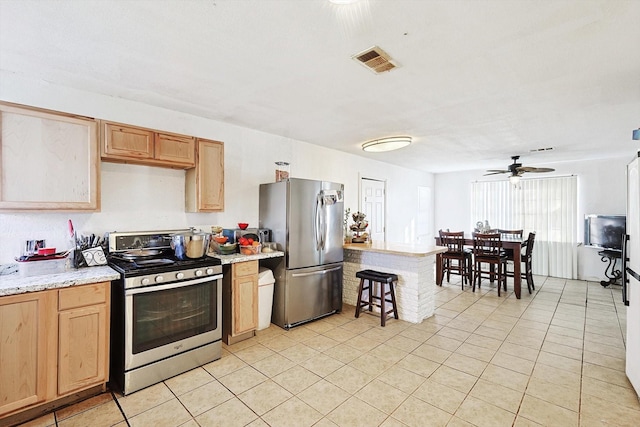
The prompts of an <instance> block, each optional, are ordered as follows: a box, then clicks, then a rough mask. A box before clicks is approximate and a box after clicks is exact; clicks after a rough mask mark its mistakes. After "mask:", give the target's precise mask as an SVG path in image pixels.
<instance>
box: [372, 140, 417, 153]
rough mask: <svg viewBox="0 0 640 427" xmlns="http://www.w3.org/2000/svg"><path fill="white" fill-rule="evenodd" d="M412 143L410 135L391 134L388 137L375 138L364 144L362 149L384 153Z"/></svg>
mask: <svg viewBox="0 0 640 427" xmlns="http://www.w3.org/2000/svg"><path fill="white" fill-rule="evenodd" d="M409 144H411V137H410V136H390V137H387V138H379V139H373V140H371V141H367V142H365V143H363V144H362V149H363V150H364V151H367V152H369V153H382V152H385V151H393V150H398V149H400V148H403V147H406V146H407V145H409Z"/></svg>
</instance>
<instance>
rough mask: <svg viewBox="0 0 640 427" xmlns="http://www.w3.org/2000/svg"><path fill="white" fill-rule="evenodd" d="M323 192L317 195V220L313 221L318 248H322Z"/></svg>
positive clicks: (319, 249) (318, 249)
mask: <svg viewBox="0 0 640 427" xmlns="http://www.w3.org/2000/svg"><path fill="white" fill-rule="evenodd" d="M321 215H322V193H319V194H318V196H317V197H316V209H315V221H314V222H313V232H314V235H315V238H316V242H315V243H316V250H317V251H321V250H322V245H323V242H322V219H321V218H320V216H321Z"/></svg>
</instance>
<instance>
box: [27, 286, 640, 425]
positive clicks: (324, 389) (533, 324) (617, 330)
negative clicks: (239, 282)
mask: <svg viewBox="0 0 640 427" xmlns="http://www.w3.org/2000/svg"><path fill="white" fill-rule="evenodd" d="M535 280H536V283H537V286H536V291H535V292H534V294H533V295H529V294H528V293H527V291H526V288H525V290H524V293H523V297H522V299H521V300H517V299H516V298H515V296H514V295H513V293H508V295H507V296H506V297H505V296H504V294H503V296H502V297H501V298H498V296H497V293H496V290H495V287H491V286H489V284H488V283H486V284H484V285H483V287H482V290H481V291H479V292H478V291H477V292H476V293H472V292H471V291H470V289H469V288H465V290H464V291H462V290H461V289H460V284H459V282H458V283H452V284H445V286H443V287H442V288H437V290H436V295H435V300H436V307H437V309H436V314H435V315H434V316H433V317H432V318H429V319H427V320H425V321H423V322H422V323H421V324H418V325H414V324H410V323H406V322H403V321H398V320H389V321H388V322H387V326H386V327H385V328H381V327H380V326H379V318H378V317H374V316H371V315H363V316H361V317H360V318H359V319H355V318H354V316H353V314H354V308H353V307H349V306H347V307H345V309H344V311H343V313H341V314H338V315H333V316H330V317H328V318H325V319H323V320H320V321H316V322H313V323H310V324H307V325H305V326H300V327H297V328H294V329H292V330H290V331H284V330H283V329H280V328H278V327H276V326H273V325H272V326H271V327H270V328H268V329H266V330H264V331H261V332H260V333H258V335H257V336H256V337H254V338H252V339H250V340H248V341H243V342H241V343H238V344H236V345H233V346H229V347H224V350H223V356H222V359H220V360H218V361H216V362H213V363H210V364H208V365H206V366H203V367H201V368H198V369H194V370H192V371H189V372H187V373H185V374H182V375H179V376H177V377H174V378H171V379H169V380H167V381H164V382H163V383H160V384H157V385H155V386H152V387H149V388H147V389H145V390H141V391H139V392H137V393H134V394H131V395H129V396H126V397H122V396H118V395H112V394H110V393H105V394H103V395H100V396H97V397H94V398H92V399H89V400H86V401H84V402H81V403H79V404H76V405H73V406H71V407H68V408H64V409H61V410H58V411H56V412H55V414H53V413H52V414H48V415H46V416H44V417H41V418H39V419H37V420H34V421H32V422H30V423H28V424H27V425H29V426H45V425H46V426H48V425H58V426H65V427H66V426H112V425H117V426H125V425H127V424H128V425H130V426H136V427H137V426H153V427H162V426H185V427H191V426H203V427H204V426H225V427H231V426H246V425H248V426H252V427H257V426H278V427H280V426H283V427H284V426H295V427H302V426H312V425H313V426H322V427H324V426H344V427H353V426H378V425H380V426H385V427H391V426H472V425H473V426H490V427H496V426H537V425H547V426H563V427H564V426H597V425H607V426H640V404H639V403H638V398H637V396H636V394H635V393H634V391H633V389H632V388H631V385H630V384H629V382H628V380H627V378H626V376H625V374H624V368H625V349H624V335H625V313H626V311H625V307H624V305H623V304H622V302H621V295H620V289H619V287H613V289H604V288H602V287H601V286H600V284H599V283H595V282H585V281H575V280H564V279H556V278H545V277H535Z"/></svg>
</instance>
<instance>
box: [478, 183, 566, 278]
mask: <svg viewBox="0 0 640 427" xmlns="http://www.w3.org/2000/svg"><path fill="white" fill-rule="evenodd" d="M577 211H578V180H577V177H575V176H568V177H555V178H539V179H527V180H520V184H519V187H514V186H513V185H511V184H510V183H509V181H487V182H474V183H473V184H472V191H471V218H472V220H473V224H472V228H474V227H475V224H476V222H477V221H483V222H484V221H485V220H487V221H489V225H490V226H491V228H502V229H507V230H518V229H523V230H524V237H525V238H526V237H527V236H528V234H529V232H530V231H535V232H536V241H535V244H534V246H533V248H534V249H533V273H534V274H539V275H544V276H553V277H563V278H567V279H576V278H577V277H578V262H577V243H578V240H577Z"/></svg>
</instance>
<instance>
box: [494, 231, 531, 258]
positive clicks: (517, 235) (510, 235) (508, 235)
mask: <svg viewBox="0 0 640 427" xmlns="http://www.w3.org/2000/svg"><path fill="white" fill-rule="evenodd" d="M496 231H497V232H498V233H500V238H501V239H503V240H504V239H522V234H523V233H524V230H503V229H501V228H498V229H497V230H496ZM502 251H503V252H504V254H505V255H506V256H507V261H508V262H514V260H513V249H510V248H504V249H503V250H502Z"/></svg>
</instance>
